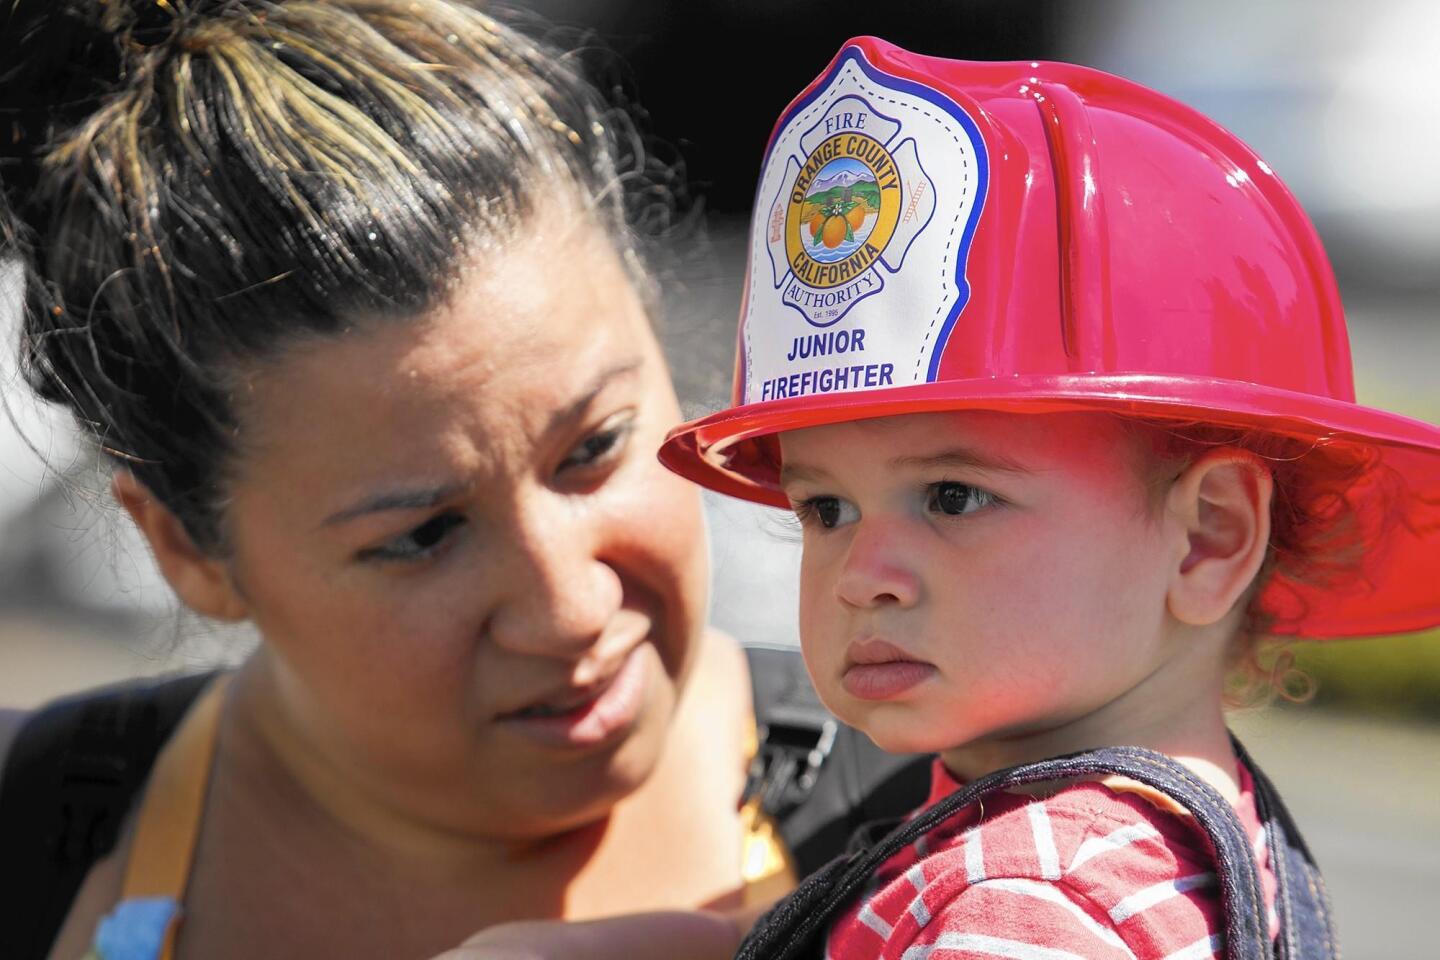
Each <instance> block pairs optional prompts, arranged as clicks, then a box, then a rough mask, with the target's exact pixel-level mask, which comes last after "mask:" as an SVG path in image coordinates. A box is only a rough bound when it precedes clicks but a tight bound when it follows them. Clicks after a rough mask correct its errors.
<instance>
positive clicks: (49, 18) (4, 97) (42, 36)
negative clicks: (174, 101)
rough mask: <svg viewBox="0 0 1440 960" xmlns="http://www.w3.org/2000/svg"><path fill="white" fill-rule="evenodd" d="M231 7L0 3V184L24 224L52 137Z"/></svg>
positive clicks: (110, 0)
mask: <svg viewBox="0 0 1440 960" xmlns="http://www.w3.org/2000/svg"><path fill="white" fill-rule="evenodd" d="M235 5H237V4H236V0H0V181H3V183H4V189H5V195H6V196H7V197H8V198H9V200H10V202H11V204H12V205H14V206H15V208H16V209H17V212H19V213H20V214H21V216H22V218H23V210H24V206H25V203H24V201H25V198H26V197H28V196H29V195H30V192H31V191H32V190H33V189H34V186H35V183H36V181H37V179H38V176H39V174H38V169H37V164H38V163H39V157H40V154H41V151H42V148H43V147H44V146H45V144H47V143H48V142H50V140H51V139H52V137H53V135H54V132H55V131H56V130H59V129H65V128H67V127H70V126H73V125H75V124H77V123H79V122H80V121H82V120H83V119H85V118H86V117H88V116H90V115H91V114H92V113H93V112H94V110H95V107H96V104H97V103H99V102H100V101H101V100H103V99H104V98H105V97H106V96H107V95H109V94H111V93H114V92H115V91H117V90H119V89H121V88H122V87H123V86H124V85H125V83H126V81H127V79H128V78H130V77H132V76H135V75H137V74H138V73H139V72H140V70H139V67H140V66H141V64H142V62H143V60H144V58H146V57H147V56H152V57H153V56H154V55H155V53H154V51H155V50H156V48H159V47H163V46H164V45H166V44H167V43H168V42H169V41H170V40H171V39H173V38H174V37H175V36H176V34H177V33H178V32H179V31H180V29H181V28H182V27H183V25H184V24H185V23H186V22H188V21H191V20H193V19H194V18H195V17H197V16H198V15H201V14H208V13H212V12H215V11H216V10H217V8H224V7H229V6H235Z"/></svg>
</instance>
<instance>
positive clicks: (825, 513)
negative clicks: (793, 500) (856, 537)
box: [795, 497, 860, 530]
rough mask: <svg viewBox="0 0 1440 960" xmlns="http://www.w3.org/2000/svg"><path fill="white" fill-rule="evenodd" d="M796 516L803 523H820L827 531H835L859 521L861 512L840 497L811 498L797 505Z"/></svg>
mask: <svg viewBox="0 0 1440 960" xmlns="http://www.w3.org/2000/svg"><path fill="white" fill-rule="evenodd" d="M795 516H797V517H799V518H800V522H801V523H818V524H820V526H822V527H824V528H825V529H826V530H834V529H835V528H836V527H838V526H841V525H842V524H846V523H853V522H854V521H856V520H858V519H859V518H860V511H859V510H856V509H855V505H854V504H852V503H847V502H846V501H844V500H841V499H840V498H839V497H811V498H810V499H809V500H803V501H801V502H800V503H797V504H796V505H795Z"/></svg>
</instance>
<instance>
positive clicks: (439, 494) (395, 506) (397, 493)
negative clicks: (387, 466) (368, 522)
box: [320, 483, 465, 527]
mask: <svg viewBox="0 0 1440 960" xmlns="http://www.w3.org/2000/svg"><path fill="white" fill-rule="evenodd" d="M464 490H465V485H464V484H459V483H451V484H445V485H443V486H438V487H417V488H415V489H412V490H391V491H387V492H385V493H379V494H376V495H375V496H372V497H366V498H365V499H364V500H361V501H360V502H359V503H357V504H355V505H354V506H349V507H346V508H345V509H344V510H340V511H337V512H335V513H332V514H330V516H328V517H326V518H325V519H324V520H323V521H322V522H321V524H320V526H322V527H332V526H334V525H335V524H337V523H345V522H346V521H349V520H354V519H355V518H356V517H362V516H366V515H367V514H371V513H383V512H384V511H386V510H424V509H426V508H428V507H433V506H435V505H436V504H439V503H444V502H445V501H446V500H449V499H450V498H451V497H454V496H456V495H457V494H460V493H462V492H463V491H464Z"/></svg>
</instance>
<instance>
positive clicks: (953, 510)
mask: <svg viewBox="0 0 1440 960" xmlns="http://www.w3.org/2000/svg"><path fill="white" fill-rule="evenodd" d="M994 502H995V495H994V494H993V493H986V492H985V491H984V490H981V489H979V488H978V487H972V486H969V485H968V484H964V483H955V482H953V481H948V480H947V481H944V482H942V483H932V484H931V485H930V489H929V497H928V502H927V503H926V507H927V508H928V509H930V510H934V511H936V512H937V513H943V514H947V515H949V516H953V517H958V516H960V515H961V514H965V513H974V512H975V511H976V510H979V509H980V508H981V507H988V506H989V505H990V504H992V503H994Z"/></svg>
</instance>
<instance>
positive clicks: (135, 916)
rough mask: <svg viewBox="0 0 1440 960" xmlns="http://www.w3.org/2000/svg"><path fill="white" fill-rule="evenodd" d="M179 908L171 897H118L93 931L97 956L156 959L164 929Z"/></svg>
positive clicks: (108, 959)
mask: <svg viewBox="0 0 1440 960" xmlns="http://www.w3.org/2000/svg"><path fill="white" fill-rule="evenodd" d="M178 911H179V905H178V904H177V903H176V902H175V900H174V899H173V898H171V897H137V898H136V899H134V900H122V901H121V902H120V903H118V904H116V906H115V909H114V910H112V911H110V914H109V915H108V916H107V917H105V919H103V920H101V921H100V926H99V928H98V929H97V930H96V931H95V946H94V948H93V951H92V952H93V955H94V956H96V957H97V958H98V960H159V958H160V948H161V947H162V946H164V944H165V931H166V930H168V929H169V928H170V921H171V920H172V919H174V917H175V914H176V913H177V912H178Z"/></svg>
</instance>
